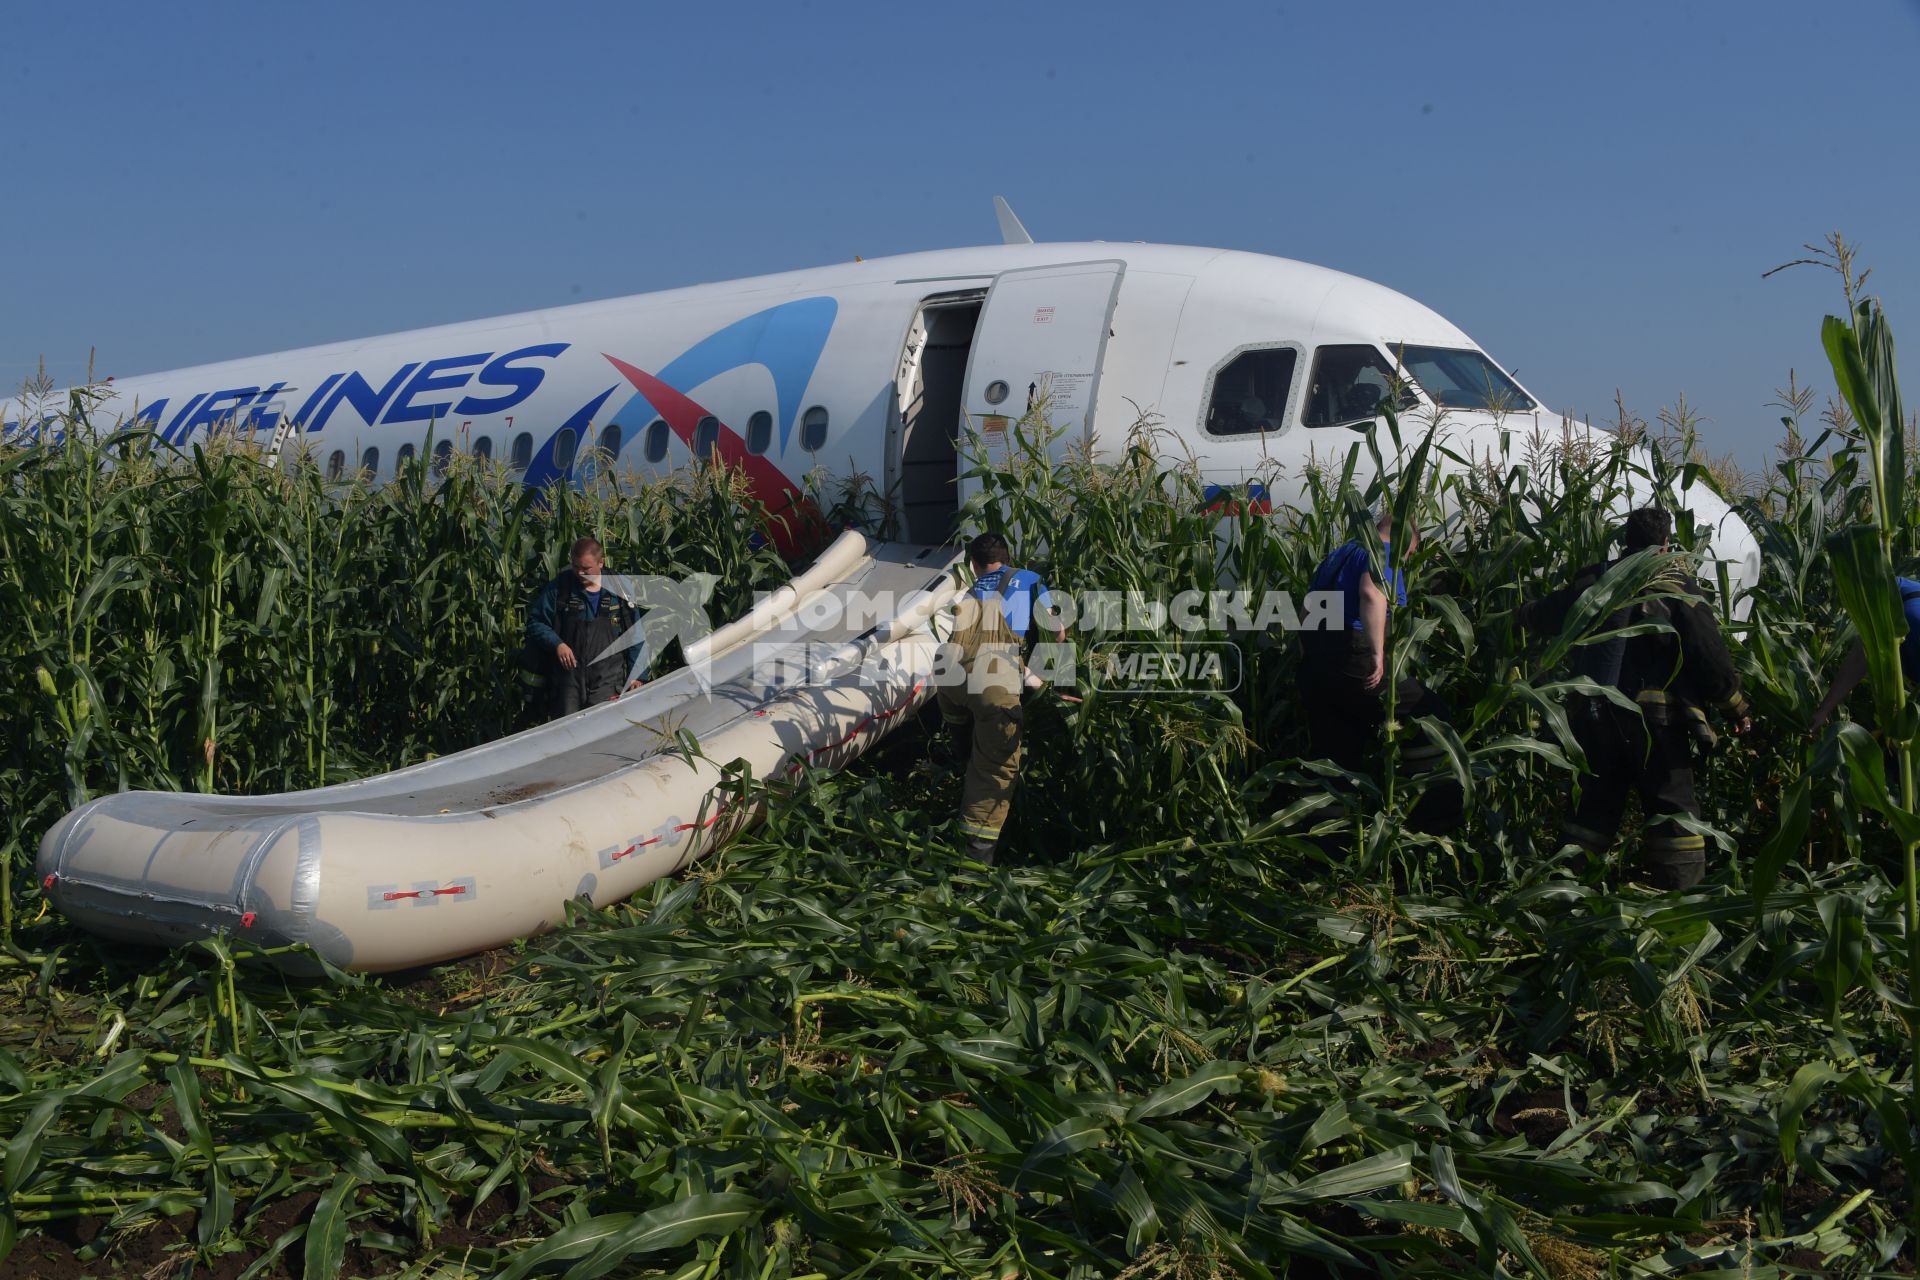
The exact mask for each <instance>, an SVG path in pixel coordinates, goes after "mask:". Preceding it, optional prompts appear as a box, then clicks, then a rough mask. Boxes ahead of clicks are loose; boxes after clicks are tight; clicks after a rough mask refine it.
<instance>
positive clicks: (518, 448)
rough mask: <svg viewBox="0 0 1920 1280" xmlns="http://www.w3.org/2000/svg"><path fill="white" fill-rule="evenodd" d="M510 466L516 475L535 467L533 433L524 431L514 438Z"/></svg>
mask: <svg viewBox="0 0 1920 1280" xmlns="http://www.w3.org/2000/svg"><path fill="white" fill-rule="evenodd" d="M510 465H511V466H512V467H513V469H514V472H515V473H516V474H517V473H519V472H522V471H525V470H526V469H527V468H528V467H530V466H532V465H533V433H532V432H531V431H522V432H521V433H520V434H519V435H517V436H515V437H514V438H513V454H512V457H511V461H510Z"/></svg>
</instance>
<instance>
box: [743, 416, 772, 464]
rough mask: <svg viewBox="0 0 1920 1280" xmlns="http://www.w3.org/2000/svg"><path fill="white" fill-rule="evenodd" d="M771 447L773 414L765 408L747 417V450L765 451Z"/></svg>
mask: <svg viewBox="0 0 1920 1280" xmlns="http://www.w3.org/2000/svg"><path fill="white" fill-rule="evenodd" d="M772 447H773V415H772V414H770V413H768V412H767V411H766V410H765V409H762V410H760V412H758V413H756V414H754V415H753V416H752V417H751V418H748V419H747V452H748V453H765V452H766V451H767V450H769V449H771V448H772Z"/></svg>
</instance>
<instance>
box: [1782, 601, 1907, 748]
mask: <svg viewBox="0 0 1920 1280" xmlns="http://www.w3.org/2000/svg"><path fill="white" fill-rule="evenodd" d="M1894 582H1895V583H1897V584H1898V585H1899V587H1900V607H1901V608H1902V609H1903V610H1904V611H1905V612H1906V615H1907V634H1906V638H1905V639H1903V640H1901V641H1900V670H1901V673H1902V674H1904V675H1905V676H1906V677H1907V679H1909V680H1920V582H1915V581H1914V580H1913V579H1912V578H1895V579H1894ZM1866 676H1867V649H1866V646H1865V645H1863V644H1861V643H1860V642H1859V641H1858V640H1855V641H1854V642H1853V647H1852V648H1850V649H1848V650H1847V654H1846V656H1845V657H1844V658H1842V659H1840V669H1839V670H1838V671H1836V672H1834V674H1833V687H1832V688H1830V689H1828V690H1827V696H1826V697H1824V698H1822V699H1821V700H1820V706H1819V709H1818V710H1816V711H1815V712H1814V713H1813V723H1812V724H1811V725H1810V726H1808V727H1809V728H1810V729H1812V730H1813V731H1814V732H1816V733H1817V732H1819V731H1820V730H1821V729H1823V728H1825V727H1826V724H1827V721H1829V720H1831V719H1832V718H1833V713H1834V712H1835V711H1838V710H1839V709H1840V704H1841V703H1843V702H1845V701H1846V700H1847V695H1848V694H1850V693H1852V692H1853V691H1854V689H1855V688H1857V687H1858V686H1859V684H1860V682H1861V681H1862V680H1864V679H1866Z"/></svg>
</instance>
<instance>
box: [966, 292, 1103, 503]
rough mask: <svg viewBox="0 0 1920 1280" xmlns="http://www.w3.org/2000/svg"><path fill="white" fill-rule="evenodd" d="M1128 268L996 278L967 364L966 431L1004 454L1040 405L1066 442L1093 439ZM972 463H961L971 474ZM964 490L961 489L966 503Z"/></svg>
mask: <svg viewBox="0 0 1920 1280" xmlns="http://www.w3.org/2000/svg"><path fill="white" fill-rule="evenodd" d="M1125 270H1126V264H1124V263H1122V262H1117V261H1111V260H1109V261H1104V262H1069V263H1062V264H1060V265H1057V266H1048V267H1022V268H1021V269H1019V270H1017V271H1003V272H1001V273H1000V274H999V275H997V276H995V277H994V280H993V287H992V288H991V289H989V290H988V292H987V302H986V307H985V309H984V310H983V311H982V312H981V314H980V324H979V328H978V330H977V331H976V332H975V334H974V339H973V351H972V354H971V356H970V358H969V360H968V362H967V381H966V396H965V399H964V401H963V404H964V406H965V409H966V425H967V426H968V427H969V428H970V429H971V430H973V431H976V432H979V433H980V436H981V438H982V439H983V440H984V441H985V442H986V444H987V447H988V448H989V450H991V451H994V452H998V450H999V448H1000V447H1001V445H1003V444H1004V443H1005V441H1006V437H1007V432H1008V431H1009V430H1010V429H1011V427H1012V426H1013V424H1014V423H1015V422H1018V421H1019V420H1020V418H1021V416H1022V415H1023V414H1025V413H1026V412H1027V410H1028V409H1029V408H1031V407H1033V406H1034V405H1036V404H1038V403H1040V402H1041V401H1042V400H1044V401H1045V402H1046V413H1047V418H1048V420H1049V421H1050V422H1051V423H1052V424H1053V425H1054V426H1055V427H1060V428H1065V429H1066V433H1067V434H1066V437H1065V438H1066V439H1067V440H1085V439H1090V438H1091V436H1092V434H1093V408H1094V398H1095V395H1096V394H1097V392H1098V391H1099V389H1100V362H1101V360H1102V358H1103V357H1104V356H1105V355H1106V350H1107V335H1108V331H1109V328H1110V326H1111V325H1112V323H1113V307H1114V303H1115V302H1116V301H1118V299H1119V297H1120V277H1121V275H1122V273H1123V272H1124V271H1125ZM963 454H964V451H963ZM966 466H967V463H966V458H965V457H964V456H963V457H962V458H961V468H962V470H965V469H966ZM967 487H968V486H966V484H965V482H964V481H963V482H962V498H963V499H964V497H965V490H966V489H967Z"/></svg>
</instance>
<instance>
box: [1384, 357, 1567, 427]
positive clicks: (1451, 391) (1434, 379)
mask: <svg viewBox="0 0 1920 1280" xmlns="http://www.w3.org/2000/svg"><path fill="white" fill-rule="evenodd" d="M1399 350H1400V358H1401V360H1402V361H1403V362H1404V363H1405V366H1406V370H1407V372H1408V373H1410V374H1412V375H1413V378H1414V381H1416V382H1418V383H1419V384H1420V389H1421V390H1423V391H1425V392H1426V393H1427V395H1428V397H1429V398H1430V399H1432V401H1433V402H1434V403H1435V404H1437V405H1440V406H1442V407H1444V408H1448V409H1485V410H1487V411H1489V412H1492V413H1521V412H1524V411H1526V410H1529V409H1531V408H1533V407H1534V406H1533V400H1532V398H1531V397H1529V396H1528V395H1527V393H1526V392H1524V391H1522V390H1521V389H1520V384H1519V383H1517V382H1515V381H1514V380H1513V379H1512V378H1509V377H1508V376H1507V375H1506V371H1505V370H1503V369H1501V367H1500V366H1499V365H1497V364H1495V363H1494V362H1493V361H1491V360H1489V359H1487V358H1486V356H1484V355H1482V354H1481V353H1480V352H1478V351H1471V350H1468V351H1462V350H1458V349H1456V348H1453V347H1403V348H1400V349H1399Z"/></svg>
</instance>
